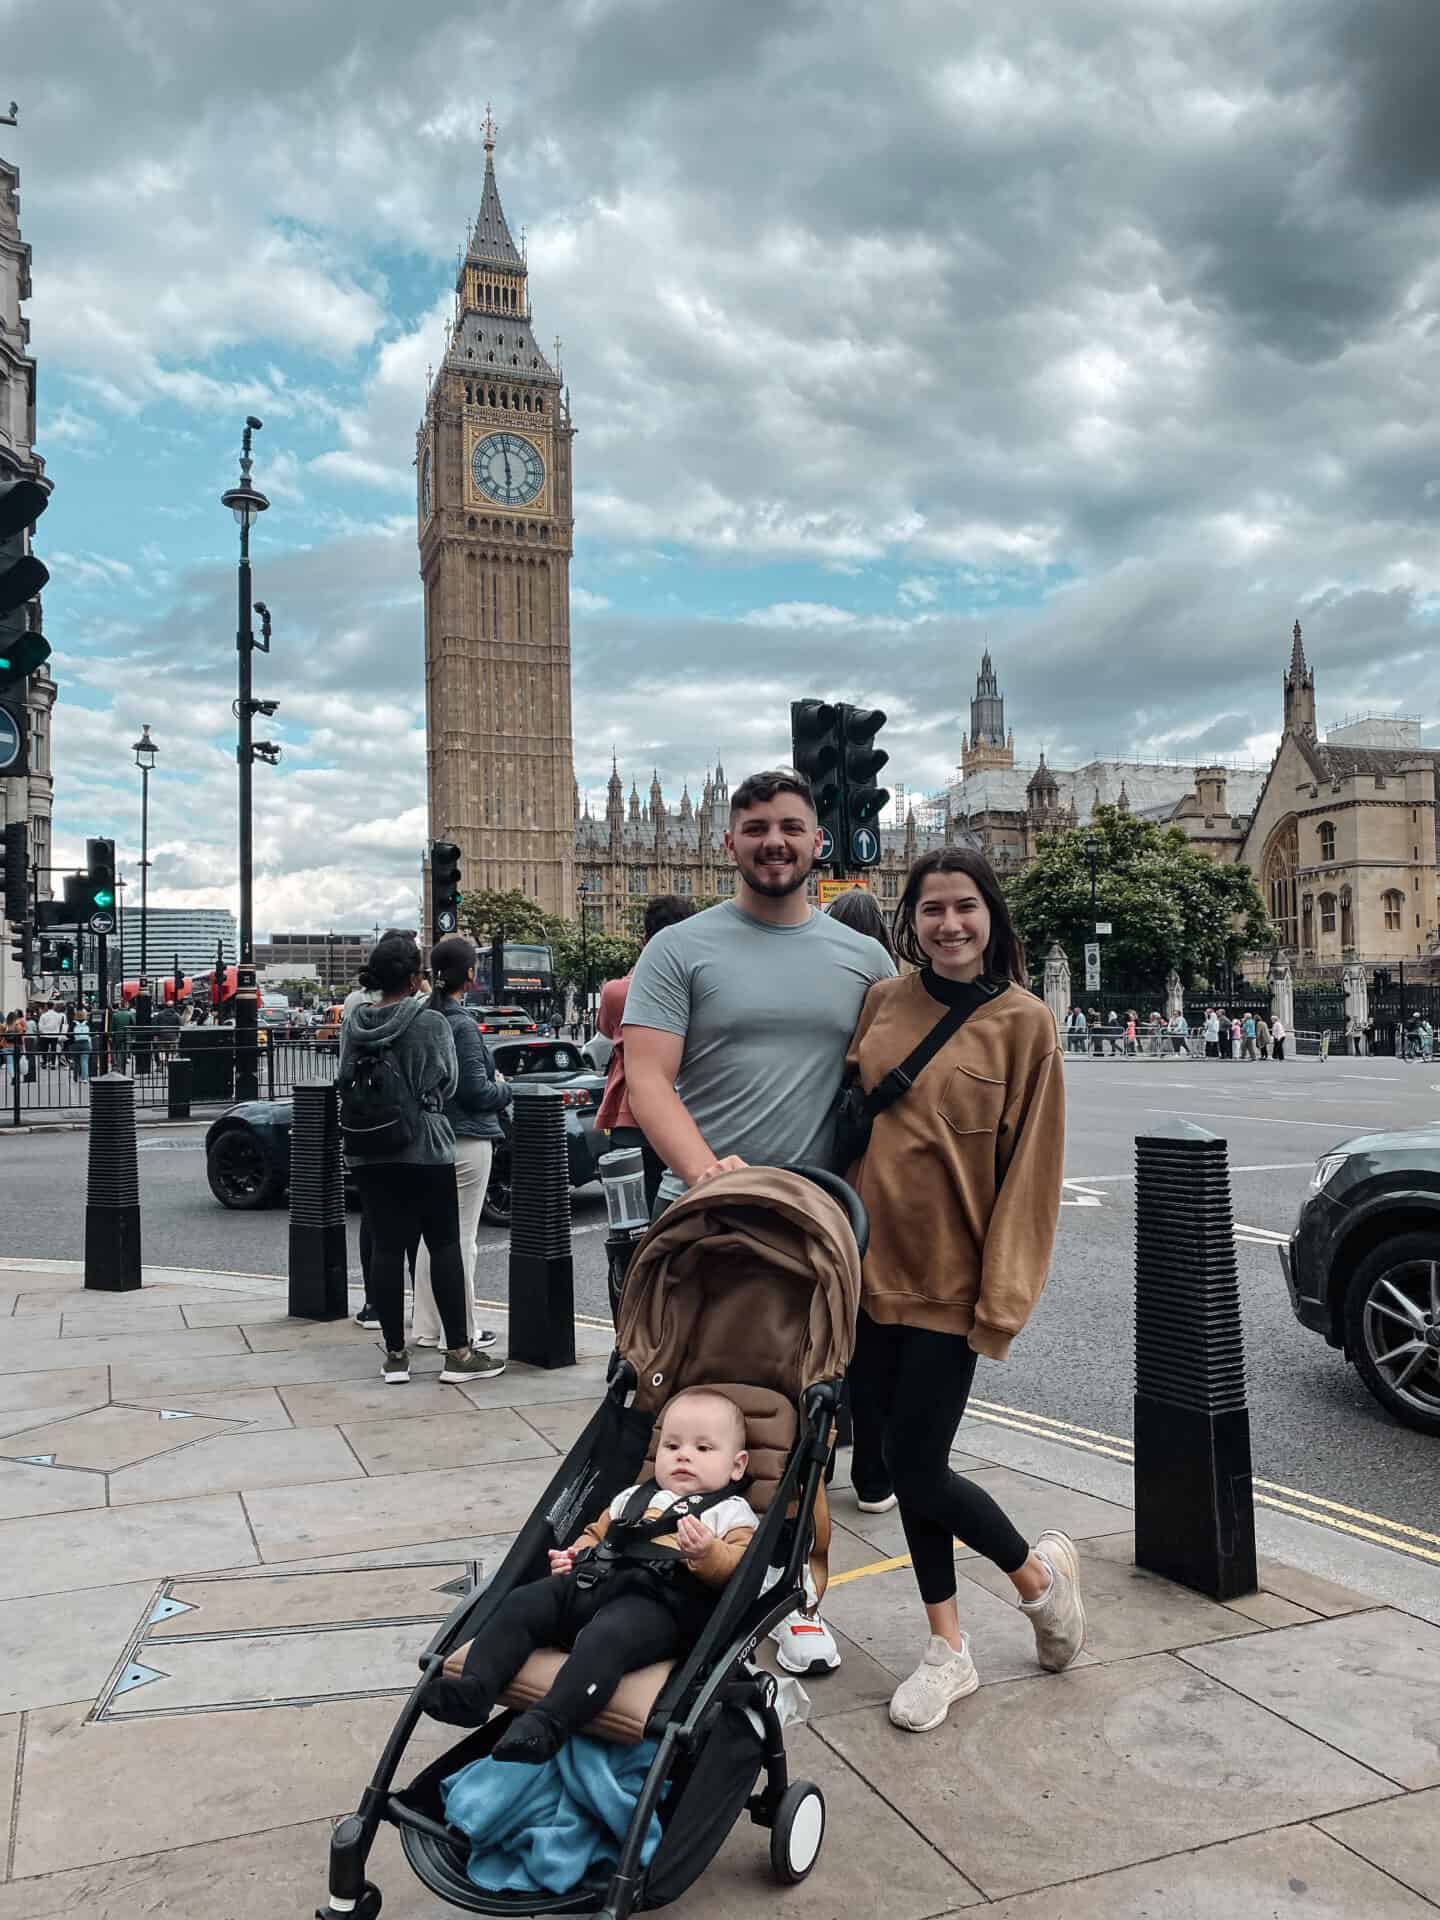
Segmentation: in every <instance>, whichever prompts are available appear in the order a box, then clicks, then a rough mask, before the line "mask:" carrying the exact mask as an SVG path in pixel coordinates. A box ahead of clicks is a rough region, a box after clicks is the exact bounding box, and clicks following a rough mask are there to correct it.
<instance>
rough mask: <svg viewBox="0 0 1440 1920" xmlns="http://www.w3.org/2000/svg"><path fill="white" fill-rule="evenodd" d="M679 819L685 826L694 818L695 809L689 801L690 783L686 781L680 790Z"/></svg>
mask: <svg viewBox="0 0 1440 1920" xmlns="http://www.w3.org/2000/svg"><path fill="white" fill-rule="evenodd" d="M680 818H681V820H682V822H683V823H684V824H685V825H686V826H688V825H689V824H690V822H691V821H692V820H693V819H694V818H695V807H694V804H693V802H692V801H691V799H690V782H689V781H688V780H687V781H686V782H685V785H684V786H683V787H682V788H681V790H680Z"/></svg>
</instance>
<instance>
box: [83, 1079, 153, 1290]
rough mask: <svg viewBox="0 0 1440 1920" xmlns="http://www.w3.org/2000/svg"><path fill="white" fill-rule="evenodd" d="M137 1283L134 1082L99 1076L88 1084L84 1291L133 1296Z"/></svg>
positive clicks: (137, 1167) (137, 1173)
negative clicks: (88, 1133) (88, 1118)
mask: <svg viewBox="0 0 1440 1920" xmlns="http://www.w3.org/2000/svg"><path fill="white" fill-rule="evenodd" d="M140 1282H141V1275H140V1162H139V1158H138V1156H137V1154H136V1151H135V1082H134V1081H133V1080H132V1079H131V1078H130V1076H129V1075H128V1074H125V1073H102V1074H101V1075H100V1076H99V1078H98V1079H95V1080H92V1081H91V1082H90V1167H89V1177H88V1181H87V1185H86V1191H85V1286H86V1289H87V1290H90V1289H94V1290H95V1291H96V1292H99V1293H133V1292H134V1291H135V1290H136V1288H137V1287H139V1285H140Z"/></svg>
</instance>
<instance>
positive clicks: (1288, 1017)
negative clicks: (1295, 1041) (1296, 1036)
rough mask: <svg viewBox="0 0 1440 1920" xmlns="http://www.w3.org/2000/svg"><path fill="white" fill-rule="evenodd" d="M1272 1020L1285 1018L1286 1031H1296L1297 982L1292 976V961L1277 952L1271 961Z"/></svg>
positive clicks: (1288, 1032)
mask: <svg viewBox="0 0 1440 1920" xmlns="http://www.w3.org/2000/svg"><path fill="white" fill-rule="evenodd" d="M1270 1020H1271V1024H1272V1025H1273V1024H1274V1022H1275V1021H1276V1020H1283V1021H1284V1023H1285V1032H1286V1033H1287V1035H1288V1034H1293V1033H1294V1031H1295V982H1294V981H1293V980H1292V979H1291V977H1290V962H1289V961H1288V960H1287V959H1286V958H1285V955H1284V954H1283V953H1280V952H1277V953H1276V954H1275V955H1274V957H1273V958H1272V960H1271V962H1270Z"/></svg>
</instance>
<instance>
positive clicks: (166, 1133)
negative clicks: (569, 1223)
mask: <svg viewBox="0 0 1440 1920" xmlns="http://www.w3.org/2000/svg"><path fill="white" fill-rule="evenodd" d="M1067 1076H1068V1088H1069V1107H1070V1112H1069V1143H1068V1148H1067V1152H1066V1177H1067V1180H1068V1181H1070V1182H1072V1183H1073V1184H1071V1185H1069V1186H1067V1189H1066V1199H1067V1203H1066V1205H1065V1207H1064V1208H1063V1210H1062V1214H1061V1225H1060V1234H1059V1240H1058V1244H1057V1249H1056V1256H1055V1261H1054V1266H1053V1269H1052V1277H1051V1281H1050V1284H1049V1286H1048V1288H1047V1289H1046V1293H1045V1296H1044V1299H1043V1300H1042V1302H1041V1304H1040V1306H1039V1308H1038V1309H1037V1311H1036V1313H1035V1316H1034V1318H1033V1319H1032V1321H1031V1323H1030V1325H1029V1327H1028V1328H1027V1329H1026V1331H1025V1333H1024V1334H1023V1336H1022V1337H1021V1338H1020V1339H1019V1340H1018V1341H1017V1342H1016V1344H1015V1347H1014V1350H1013V1352H1012V1356H1011V1358H1010V1360H1009V1361H1008V1362H1007V1363H1005V1364H1004V1365H1003V1366H1000V1365H993V1364H990V1363H986V1364H984V1365H983V1366H982V1368H981V1370H980V1373H979V1375H978V1376H977V1380H976V1387H975V1394H976V1403H975V1404H976V1407H977V1410H980V1411H985V1412H986V1413H987V1417H988V1418H990V1419H992V1420H994V1421H996V1422H1007V1423H1012V1424H1019V1425H1021V1426H1022V1428H1025V1423H1027V1422H1028V1423H1029V1427H1028V1428H1025V1430H1033V1431H1036V1432H1043V1433H1047V1434H1048V1435H1049V1437H1051V1438H1065V1439H1067V1440H1068V1441H1069V1443H1070V1444H1071V1445H1075V1446H1081V1445H1083V1446H1085V1447H1087V1448H1091V1449H1096V1450H1098V1451H1099V1452H1100V1453H1101V1454H1106V1455H1110V1456H1113V1455H1115V1454H1117V1453H1118V1454H1120V1455H1122V1456H1123V1454H1124V1451H1125V1447H1126V1445H1127V1444H1128V1438H1129V1435H1130V1432H1131V1396H1132V1392H1133V1373H1132V1353H1133V1288H1134V1274H1133V1249H1132V1234H1133V1214H1134V1206H1133V1201H1134V1181H1133V1178H1132V1174H1133V1166H1134V1139H1135V1135H1136V1134H1137V1133H1140V1132H1143V1131H1144V1130H1145V1129H1146V1128H1148V1127H1150V1126H1154V1125H1157V1124H1162V1123H1163V1122H1164V1121H1165V1120H1166V1119H1168V1118H1171V1117H1175V1116H1179V1117H1182V1118H1185V1119H1189V1120H1192V1121H1194V1122H1195V1123H1196V1124H1197V1125H1200V1126H1203V1127H1206V1128H1208V1129H1210V1130H1211V1131H1212V1132H1215V1133H1218V1134H1221V1135H1222V1136H1223V1137H1224V1138H1225V1139H1227V1140H1228V1142H1229V1146H1230V1165H1231V1172H1232V1189H1233V1196H1234V1214H1235V1221H1236V1225H1237V1229H1239V1230H1240V1231H1239V1232H1238V1233H1237V1257H1238V1260H1239V1271H1240V1279H1241V1288H1242V1297H1243V1302H1244V1313H1245V1331H1246V1354H1247V1367H1248V1375H1249V1381H1250V1405H1251V1420H1252V1440H1253V1451H1254V1461H1255V1471H1256V1474H1257V1476H1258V1477H1260V1478H1261V1479H1262V1480H1265V1481H1268V1482H1270V1483H1273V1484H1274V1485H1275V1486H1276V1487H1278V1488H1280V1489H1284V1490H1291V1489H1293V1490H1296V1491H1297V1492H1298V1493H1299V1494H1301V1495H1304V1496H1308V1498H1309V1500H1310V1501H1312V1502H1313V1501H1314V1500H1315V1499H1317V1498H1318V1499H1322V1500H1328V1501H1332V1502H1336V1503H1339V1505H1340V1507H1341V1508H1343V1509H1350V1510H1352V1511H1351V1513H1350V1515H1349V1517H1345V1516H1344V1515H1341V1514H1336V1515H1334V1517H1333V1519H1332V1524H1336V1525H1341V1526H1344V1527H1346V1528H1349V1529H1355V1528H1359V1529H1361V1530H1362V1531H1363V1532H1364V1533H1367V1534H1368V1533H1370V1532H1375V1531H1379V1532H1380V1533H1381V1535H1382V1537H1384V1536H1385V1535H1386V1529H1385V1526H1384V1523H1385V1522H1387V1521H1389V1522H1398V1523H1402V1524H1405V1525H1408V1526H1410V1527H1412V1528H1420V1529H1423V1530H1426V1531H1428V1532H1430V1533H1432V1534H1437V1535H1440V1494H1437V1488H1440V1440H1434V1439H1430V1438H1427V1437H1426V1436H1424V1435H1421V1434H1417V1433H1413V1432H1410V1431H1408V1430H1407V1429H1404V1428H1401V1427H1398V1426H1396V1425H1395V1424H1394V1423H1393V1422H1392V1421H1391V1420H1390V1419H1389V1418H1388V1416H1387V1415H1385V1414H1384V1413H1383V1412H1382V1411H1381V1410H1380V1408H1379V1407H1378V1406H1377V1405H1376V1404H1375V1403H1374V1401H1372V1399H1371V1398H1370V1396H1369V1394H1368V1393H1366V1391H1365V1390H1364V1388H1363V1387H1362V1386H1361V1385H1360V1383H1359V1380H1358V1378H1357V1377H1356V1375H1355V1373H1354V1370H1353V1369H1352V1368H1349V1367H1347V1366H1346V1365H1345V1363H1344V1361H1343V1360H1342V1359H1341V1357H1340V1355H1338V1354H1337V1353H1335V1352H1334V1351H1333V1350H1332V1349H1330V1348H1329V1347H1327V1346H1326V1345H1325V1344H1324V1342H1323V1341H1322V1340H1320V1339H1319V1338H1318V1337H1316V1336H1315V1335H1313V1334H1310V1333H1307V1332H1305V1331H1304V1329H1302V1328H1301V1327H1300V1326H1298V1325H1297V1323H1296V1322H1295V1320H1294V1319H1293V1317H1292V1316H1291V1313H1290V1308H1289V1304H1288V1302H1287V1300H1286V1297H1285V1289H1284V1284H1283V1281H1282V1278H1281V1273H1280V1266H1279V1261H1278V1258H1277V1255H1276V1252H1275V1244H1276V1241H1277V1240H1278V1238H1279V1237H1281V1236H1284V1235H1286V1234H1288V1232H1289V1231H1290V1228H1291V1227H1292V1225H1293V1223H1294V1219H1295V1213H1296V1209H1297V1207H1298V1206H1299V1204H1300V1201H1301V1200H1302V1199H1303V1197H1304V1194H1305V1190H1306V1186H1307V1183H1308V1181H1309V1177H1310V1173H1311V1169H1312V1167H1313V1165H1314V1162H1315V1159H1316V1158H1317V1156H1318V1155H1319V1154H1321V1153H1323V1152H1324V1151H1325V1150H1326V1149H1327V1148H1328V1147H1330V1146H1331V1145H1333V1144H1334V1143H1335V1142H1337V1141H1339V1140H1342V1139H1344V1138H1346V1137H1347V1136H1349V1135H1351V1134H1355V1133H1359V1132H1366V1131H1370V1130H1372V1129H1375V1128H1383V1127H1394V1126H1413V1125H1416V1124H1422V1123H1426V1122H1429V1121H1431V1120H1437V1119H1440V1063H1436V1065H1435V1066H1433V1067H1430V1068H1426V1067H1423V1066H1420V1065H1418V1064H1416V1065H1406V1064H1404V1063H1401V1062H1398V1061H1393V1060H1386V1059H1374V1060H1353V1061H1352V1060H1331V1061H1328V1062H1326V1063H1325V1064H1324V1065H1322V1064H1321V1063H1319V1062H1318V1061H1304V1060H1302V1061H1294V1062H1286V1063H1284V1064H1283V1065H1276V1064H1270V1063H1263V1062H1262V1063H1249V1062H1230V1061H1222V1062H1218V1063H1217V1062H1206V1061H1185V1060H1180V1061H1175V1062H1171V1061H1156V1062H1151V1061H1148V1060H1142V1061H1138V1062H1130V1061H1122V1060H1115V1061H1111V1060H1102V1061H1092V1060H1079V1061H1075V1062H1072V1063H1071V1064H1070V1065H1069V1066H1068V1067H1067ZM203 1135H204V1126H203V1124H192V1125H188V1126H186V1125H173V1126H163V1127H157V1128H146V1129H144V1130H143V1131H142V1134H141V1147H142V1151H141V1156H140V1172H141V1192H142V1205H143V1215H142V1232H143V1243H144V1254H145V1259H146V1261H147V1263H151V1262H153V1263H155V1264H158V1265H166V1266H176V1267H189V1266H200V1267H214V1268H219V1269H225V1270H228V1271H232V1272H245V1273H265V1274H283V1273H284V1271H285V1262H286V1216H285V1214H284V1213H283V1212H282V1211H273V1212H266V1213H260V1214H238V1213H227V1212H225V1211H224V1210H223V1209H222V1208H220V1207H218V1206H217V1205H216V1204H215V1202H214V1201H213V1199H212V1198H211V1195H210V1192H209V1189H208V1187H207V1186H206V1184H205V1176H204V1166H203V1162H202V1158H201V1151H202V1141H203ZM86 1145H87V1143H86V1136H85V1135H84V1134H35V1135H29V1136H25V1137H19V1138H17V1137H14V1136H12V1135H10V1134H8V1133H7V1132H5V1131H3V1130H0V1223H3V1224H0V1251H3V1252H5V1253H7V1254H10V1255H20V1256H31V1257H36V1258H41V1257H45V1256H50V1257H57V1256H58V1257H61V1258H69V1259H78V1258H80V1257H81V1256H82V1254H83V1250H84V1186H85V1161H86ZM573 1216H574V1226H575V1243H574V1244H575V1272H576V1280H575V1295H576V1310H577V1312H579V1313H581V1314H585V1315H590V1316H593V1317H596V1318H605V1317H607V1316H608V1305H607V1296H606V1289H605V1271H604V1250H603V1243H604V1219H605V1215H604V1206H603V1202H602V1201H601V1198H600V1194H599V1189H598V1188H589V1189H586V1190H585V1191H583V1192H581V1193H579V1194H576V1195H575V1196H574V1199H573ZM1247 1230H1248V1231H1247ZM350 1245H351V1269H352V1277H355V1278H358V1248H357V1233H356V1219H355V1216H353V1215H352V1216H351V1221H350ZM506 1245H507V1237H506V1235H505V1234H504V1233H503V1232H500V1231H497V1230H495V1229H493V1228H488V1227H482V1229H481V1247H480V1268H479V1280H478V1288H479V1291H480V1293H481V1294H482V1296H488V1297H490V1298H492V1299H495V1300H501V1301H503V1300H504V1299H505V1297H506ZM1056 1422H1065V1423H1070V1425H1071V1426H1073V1427H1078V1428H1080V1429H1083V1430H1085V1431H1083V1432H1081V1433H1078V1434H1072V1433H1067V1432H1066V1430H1065V1429H1063V1428H1060V1427H1057V1426H1056V1425H1054V1423H1056ZM1269 1497H1270V1498H1272V1499H1275V1500H1281V1499H1285V1498H1290V1497H1291V1496H1290V1494H1289V1493H1288V1491H1286V1492H1284V1493H1280V1494H1272V1495H1270V1496H1269ZM1321 1511H1322V1512H1323V1511H1326V1510H1321ZM1310 1517H1315V1514H1313V1513H1312V1514H1311V1516H1310ZM1377 1523H1378V1524H1377ZM1406 1537H1407V1538H1408V1539H1409V1541H1410V1543H1411V1547H1412V1550H1414V1549H1415V1548H1416V1547H1418V1548H1419V1550H1420V1551H1421V1552H1422V1553H1423V1554H1424V1556H1425V1558H1426V1560H1427V1561H1431V1556H1433V1562H1432V1563H1433V1564H1434V1565H1436V1566H1440V1542H1436V1543H1434V1544H1432V1545H1431V1546H1430V1547H1428V1548H1426V1547H1425V1546H1424V1544H1423V1542H1417V1541H1416V1540H1415V1537H1414V1536H1413V1535H1410V1536H1406Z"/></svg>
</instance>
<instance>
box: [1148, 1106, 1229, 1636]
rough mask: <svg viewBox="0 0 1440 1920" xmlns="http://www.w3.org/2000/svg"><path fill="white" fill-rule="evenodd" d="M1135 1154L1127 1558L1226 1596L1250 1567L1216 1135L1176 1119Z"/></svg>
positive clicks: (1223, 1187) (1225, 1199)
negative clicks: (1130, 1537) (1131, 1525)
mask: <svg viewBox="0 0 1440 1920" xmlns="http://www.w3.org/2000/svg"><path fill="white" fill-rule="evenodd" d="M1135 1162H1136V1187H1135V1564H1136V1566H1137V1567H1143V1568H1145V1569H1146V1570H1147V1571H1148V1572H1151V1573H1159V1574H1163V1575H1164V1576H1165V1577H1166V1578H1167V1579H1169V1580H1174V1581H1176V1582H1178V1583H1179V1584H1180V1585H1181V1586H1186V1587H1191V1588H1193V1589H1194V1590H1195V1591H1196V1592H1198V1593H1205V1594H1209V1595H1210V1597H1211V1598H1212V1599H1215V1600H1233V1599H1235V1598H1236V1597H1237V1596H1238V1595H1240V1594H1243V1593H1253V1592H1254V1590H1255V1586H1256V1567H1255V1505H1254V1491H1253V1487H1252V1483H1251V1467H1250V1410H1249V1407H1248V1405H1247V1404H1246V1399H1245V1351H1244V1337H1243V1333H1242V1330H1241V1324H1240V1288H1239V1282H1238V1279H1237V1276H1236V1268H1235V1228H1234V1220H1233V1217H1232V1214H1231V1209H1230V1170H1229V1162H1228V1156H1227V1151H1226V1145H1225V1142H1224V1141H1223V1140H1221V1139H1218V1138H1217V1137H1216V1135H1214V1134H1213V1133H1207V1132H1206V1131H1205V1129H1204V1128H1203V1127H1197V1126H1193V1125H1192V1124H1191V1123H1190V1122H1189V1121H1186V1120H1174V1121H1171V1122H1169V1123H1168V1124H1167V1125H1165V1126H1163V1127H1160V1128H1157V1129H1156V1131H1155V1132H1154V1133H1151V1134H1142V1135H1140V1136H1138V1137H1137V1139H1136V1141H1135Z"/></svg>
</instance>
